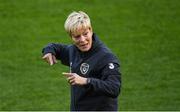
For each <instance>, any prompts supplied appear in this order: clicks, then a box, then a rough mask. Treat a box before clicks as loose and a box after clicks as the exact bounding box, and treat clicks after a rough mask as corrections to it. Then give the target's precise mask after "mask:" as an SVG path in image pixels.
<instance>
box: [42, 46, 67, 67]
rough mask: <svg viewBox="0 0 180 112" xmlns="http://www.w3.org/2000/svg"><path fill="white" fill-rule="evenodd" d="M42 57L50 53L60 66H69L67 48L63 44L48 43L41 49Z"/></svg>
mask: <svg viewBox="0 0 180 112" xmlns="http://www.w3.org/2000/svg"><path fill="white" fill-rule="evenodd" d="M42 53H43V55H45V54H47V53H52V54H53V55H54V56H55V57H56V59H58V60H61V62H62V64H64V65H69V46H68V45H64V44H56V43H50V44H48V45H47V46H45V47H44V48H43V49H42Z"/></svg>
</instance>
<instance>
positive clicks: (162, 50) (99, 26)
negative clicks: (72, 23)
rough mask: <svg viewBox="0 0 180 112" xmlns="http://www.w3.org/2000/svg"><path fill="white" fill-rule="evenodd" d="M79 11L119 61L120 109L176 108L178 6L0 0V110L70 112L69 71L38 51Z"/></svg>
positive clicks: (141, 1)
mask: <svg viewBox="0 0 180 112" xmlns="http://www.w3.org/2000/svg"><path fill="white" fill-rule="evenodd" d="M79 10H82V11H85V12H86V13H87V14H88V15H89V16H90V18H91V21H92V26H93V30H94V32H95V33H96V34H97V35H98V36H99V37H100V39H101V40H102V41H103V42H104V43H105V44H106V45H107V46H108V47H109V48H111V49H112V51H113V52H114V53H115V54H116V55H117V57H118V58H119V60H120V62H121V72H122V90H121V95H120V96H119V110H180V88H179V84H180V59H179V58H180V27H179V25H180V1H179V0H0V110H69V105H70V86H69V84H68V83H67V81H66V79H65V77H64V76H63V75H62V72H66V71H68V67H66V66H63V65H61V63H60V62H59V63H58V64H56V65H54V66H49V65H48V64H47V63H46V62H44V61H43V60H42V59H41V57H42V54H41V50H42V48H43V47H44V46H45V45H47V44H48V43H50V42H56V43H57V42H58V43H65V44H70V43H71V39H70V38H69V36H68V35H67V33H66V32H65V30H64V22H65V19H66V17H67V16H68V14H69V13H71V12H72V11H79Z"/></svg>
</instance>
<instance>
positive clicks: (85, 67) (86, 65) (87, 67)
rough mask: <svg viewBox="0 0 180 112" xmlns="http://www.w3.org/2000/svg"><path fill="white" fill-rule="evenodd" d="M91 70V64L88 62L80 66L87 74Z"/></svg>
mask: <svg viewBox="0 0 180 112" xmlns="http://www.w3.org/2000/svg"><path fill="white" fill-rule="evenodd" d="M88 70H89V64H87V63H82V64H81V66H80V71H81V73H82V74H83V75H85V74H86V73H87V72H88Z"/></svg>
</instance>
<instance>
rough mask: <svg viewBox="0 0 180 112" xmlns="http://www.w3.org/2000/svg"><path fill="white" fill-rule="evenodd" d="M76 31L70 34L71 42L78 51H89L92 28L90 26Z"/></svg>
mask: <svg viewBox="0 0 180 112" xmlns="http://www.w3.org/2000/svg"><path fill="white" fill-rule="evenodd" d="M77 32H78V33H77V34H71V37H72V41H73V43H74V44H75V45H76V47H77V48H78V49H79V50H80V51H82V52H86V51H89V50H90V49H91V47H92V35H93V33H92V30H91V29H90V28H88V29H79V30H78V31H77Z"/></svg>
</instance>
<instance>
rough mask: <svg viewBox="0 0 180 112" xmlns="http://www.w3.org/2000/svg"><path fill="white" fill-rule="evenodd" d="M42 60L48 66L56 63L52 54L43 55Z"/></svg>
mask: <svg viewBox="0 0 180 112" xmlns="http://www.w3.org/2000/svg"><path fill="white" fill-rule="evenodd" d="M42 59H44V60H45V61H46V62H48V63H49V64H50V65H54V64H56V63H57V60H56V57H55V56H54V55H53V54H52V53H47V54H45V55H44V56H43V57H42Z"/></svg>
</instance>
